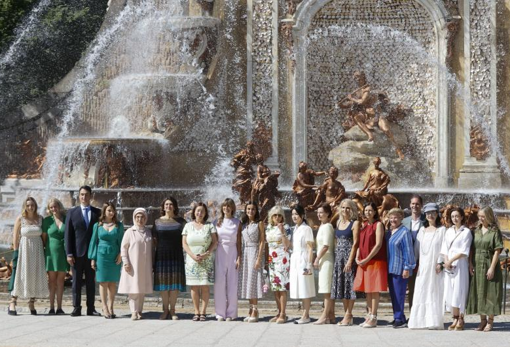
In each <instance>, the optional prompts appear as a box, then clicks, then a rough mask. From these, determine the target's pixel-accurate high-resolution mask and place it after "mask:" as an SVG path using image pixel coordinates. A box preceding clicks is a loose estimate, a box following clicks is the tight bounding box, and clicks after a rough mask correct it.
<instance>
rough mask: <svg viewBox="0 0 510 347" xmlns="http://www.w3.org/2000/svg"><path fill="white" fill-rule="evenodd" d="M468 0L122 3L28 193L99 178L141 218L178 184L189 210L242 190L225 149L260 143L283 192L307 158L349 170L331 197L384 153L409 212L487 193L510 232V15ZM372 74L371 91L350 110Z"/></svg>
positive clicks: (99, 187)
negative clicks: (418, 199)
mask: <svg viewBox="0 0 510 347" xmlns="http://www.w3.org/2000/svg"><path fill="white" fill-rule="evenodd" d="M464 3H465V4H464V5H463V6H459V2H458V1H456V0H410V1H405V2H403V1H399V0H384V1H382V0H301V1H299V0H289V1H286V2H281V1H276V0H249V1H247V8H246V13H245V12H244V10H245V9H244V8H242V6H240V5H239V4H237V2H236V3H235V4H234V3H233V2H229V1H226V0H216V1H203V0H189V1H178V0H168V1H164V0H145V1H142V0H137V1H135V0H117V1H112V3H111V6H110V10H109V14H108V16H109V17H108V18H109V19H108V21H107V22H105V25H104V26H103V28H102V30H101V32H100V33H99V34H98V37H97V39H96V40H95V42H94V43H93V44H92V45H91V47H90V49H89V50H88V52H87V54H86V56H85V57H84V58H83V59H82V61H81V62H80V64H78V66H77V69H76V70H75V72H74V74H75V75H76V76H78V78H76V79H75V83H74V86H73V88H72V92H71V93H70V95H69V96H68V98H67V104H66V107H65V108H64V109H63V110H62V111H63V112H62V116H60V117H59V119H58V121H59V122H60V127H59V129H60V133H59V134H58V135H56V136H50V138H49V141H48V142H47V146H46V147H47V151H46V163H45V166H44V171H43V178H44V181H43V182H42V183H40V184H39V185H38V186H37V187H31V188H26V189H25V190H24V191H23V188H21V191H22V192H24V193H30V194H35V195H37V196H38V199H39V200H40V201H42V202H44V201H46V200H45V199H46V198H47V197H49V196H50V195H59V194H60V195H59V196H61V197H62V198H63V199H64V200H65V201H66V202H67V205H68V206H69V205H71V204H72V203H73V201H74V199H73V193H72V192H73V191H74V190H75V189H76V187H77V186H79V185H80V184H84V183H87V184H90V185H92V186H93V187H94V188H95V190H94V191H95V195H94V199H95V203H96V204H99V203H102V202H104V201H108V200H112V201H117V204H118V206H119V207H120V208H119V211H121V213H122V214H123V215H124V218H125V222H126V223H127V224H129V223H130V217H129V215H130V211H132V209H133V208H134V207H137V206H154V205H157V204H158V203H159V201H160V200H161V199H162V198H163V197H165V196H166V195H168V194H172V195H175V196H176V197H177V198H178V199H180V201H182V202H181V205H183V206H185V205H187V204H189V202H191V201H192V200H199V199H205V200H213V199H214V200H221V199H223V198H225V197H229V196H232V195H233V194H234V193H233V192H232V190H231V187H230V185H231V182H232V178H234V175H235V172H234V169H233V168H232V167H231V166H230V165H229V164H230V160H229V159H228V158H231V157H232V156H233V155H234V154H235V153H238V152H239V150H240V148H241V147H242V146H243V145H244V144H245V143H246V140H252V141H253V143H255V145H257V146H258V147H259V150H260V152H261V153H263V154H264V158H266V159H267V160H266V167H267V170H268V172H272V173H276V172H280V173H281V174H280V177H279V178H278V179H279V184H280V191H281V192H282V199H281V200H280V201H281V202H283V203H288V202H290V201H291V200H293V197H292V188H291V186H292V182H293V180H294V178H295V177H296V176H297V174H298V170H299V163H300V162H301V161H303V162H306V163H308V169H312V170H314V172H320V171H326V170H328V169H329V168H330V167H331V165H332V164H334V165H335V166H336V167H337V168H338V181H339V182H341V183H338V187H337V188H336V190H335V194H333V193H330V195H331V196H329V197H328V196H322V197H321V198H320V199H319V200H320V201H322V200H324V199H325V198H329V199H330V200H334V198H335V197H336V196H337V195H338V196H344V193H345V194H347V195H351V194H353V193H355V192H356V191H360V190H362V188H363V183H364V182H366V181H367V178H368V176H370V173H371V172H373V170H374V168H375V166H374V164H371V163H372V162H373V159H374V158H375V157H379V158H381V160H380V162H378V164H377V165H380V168H381V169H382V170H384V172H385V173H387V175H388V176H389V177H391V186H390V188H389V191H388V192H387V193H388V194H389V195H391V196H392V197H394V198H395V199H398V201H400V203H401V204H402V205H403V206H404V207H405V206H406V205H407V204H408V202H409V196H410V193H420V194H422V195H423V197H424V199H425V200H426V201H428V200H433V201H436V202H438V203H440V204H449V203H453V204H459V205H466V206H468V205H472V204H473V203H477V204H479V205H485V204H491V205H492V206H493V207H495V209H496V210H497V212H498V214H499V217H500V220H501V221H502V223H507V224H504V228H506V229H510V223H508V217H507V214H508V211H509V210H510V197H509V196H510V191H509V190H508V189H507V185H508V183H509V181H510V166H509V165H508V162H509V159H510V142H509V140H508V137H507V136H505V131H504V130H502V129H504V128H505V126H508V125H509V124H510V123H509V122H510V117H509V116H508V109H510V107H508V106H506V105H507V103H506V101H500V100H499V98H501V99H502V100H507V98H508V97H507V96H506V95H503V94H504V92H503V91H508V90H510V83H508V82H507V81H506V80H503V79H502V78H500V79H498V78H496V72H497V70H496V69H497V68H498V69H499V68H501V69H502V67H499V66H498V65H497V62H496V54H497V53H498V52H497V45H496V44H495V41H496V37H497V36H498V33H499V31H501V30H502V29H501V27H500V26H497V27H494V25H492V24H491V23H503V22H505V21H504V19H507V17H508V16H509V15H508V14H505V13H504V11H503V12H501V11H500V12H498V11H496V9H495V8H494V6H493V5H491V4H492V2H491V1H490V0H472V1H470V2H464ZM495 18H498V21H496V20H494V19H495ZM461 19H463V20H464V22H465V24H466V25H465V26H464V27H463V28H462V30H464V32H463V35H459V36H457V35H456V33H457V31H458V30H459V28H460V24H459V22H460V20H461ZM497 25H499V24H497ZM487 28H490V30H489V29H487ZM498 40H499V39H498ZM503 46H504V45H503ZM507 46H508V47H506V46H505V50H510V48H509V47H510V44H507ZM246 53H247V54H246ZM500 53H501V52H500ZM503 53H504V52H503ZM503 53H501V54H500V59H502V60H504V61H505V62H506V61H508V60H510V55H508V56H505V55H504V54H503ZM501 65H504V64H501ZM509 66H510V64H509ZM356 71H363V72H364V74H365V76H366V80H365V82H363V83H361V84H362V85H359V84H358V83H357V82H356V81H355V80H354V79H353V75H354V73H355V72H356ZM367 85H369V88H368V89H369V91H368V92H367V95H368V97H370V98H372V99H373V100H372V101H371V102H370V103H369V104H367V105H366V107H365V106H364V107H363V109H362V110H361V111H360V109H358V108H357V106H355V105H354V106H353V105H352V104H351V105H347V103H346V100H351V98H350V97H349V95H350V94H352V95H351V97H354V98H355V99H359V98H362V97H363V94H364V90H365V89H367ZM60 86H61V85H59V86H57V87H60ZM497 88H500V90H501V91H500V92H499V94H498V90H497ZM57 89H58V88H57ZM342 104H343V105H344V106H346V107H342ZM360 113H361V115H362V116H363V117H364V119H365V120H366V121H367V122H365V121H363V122H360V119H361V118H363V117H361V118H359V117H358V116H360ZM356 117H358V119H357V118H356ZM380 117H387V119H391V121H389V122H385V121H380ZM349 123H350V124H349ZM368 123H370V124H369V125H370V127H371V128H370V129H369V130H368V132H367V131H366V129H364V125H366V124H368ZM371 137H373V139H372V138H371ZM252 161H253V160H252ZM252 164H253V163H252ZM250 165H251V164H250ZM238 169H239V167H238ZM252 169H253V170H252V171H253V172H254V170H255V167H254V166H253V167H252ZM238 171H239V170H238ZM241 171H242V170H241ZM247 171H248V173H249V174H250V175H251V174H252V172H251V171H250V170H249V169H248V170H247ZM333 171H334V170H333ZM335 172H336V171H335ZM250 175H245V176H247V177H248V176H250ZM335 175H336V173H335ZM238 176H239V177H238V178H239V180H240V181H243V178H244V177H245V176H243V172H238ZM250 177H251V176H250ZM333 181H335V180H334V179H333ZM321 182H322V181H321ZM335 182H336V181H335ZM242 183H243V184H244V185H243V187H241V188H243V189H240V190H241V191H243V196H242V198H243V200H246V199H248V195H250V194H249V192H250V182H248V181H246V182H242ZM335 184H336V183H335ZM344 187H345V192H344V189H343V188H344ZM323 189H324V188H323ZM17 194H18V195H23V194H22V193H21V192H20V190H19V189H18V190H17ZM333 195H334V196H333ZM309 198H310V199H309V200H310V201H309V202H308V204H309V205H312V204H313V203H314V202H315V199H314V196H313V194H312V195H310V196H309ZM321 199H322V200H321ZM156 210H157V209H156V208H154V209H153V211H156ZM150 221H151V220H150ZM502 225H503V224H502Z"/></svg>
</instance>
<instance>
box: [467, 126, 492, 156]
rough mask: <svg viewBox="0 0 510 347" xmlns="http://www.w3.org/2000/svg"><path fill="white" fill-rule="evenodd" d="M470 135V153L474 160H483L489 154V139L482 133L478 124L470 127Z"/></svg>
mask: <svg viewBox="0 0 510 347" xmlns="http://www.w3.org/2000/svg"><path fill="white" fill-rule="evenodd" d="M469 135H470V140H469V144H470V148H469V150H470V154H471V156H472V157H474V158H476V160H485V159H487V157H488V156H489V154H490V147H489V140H488V139H487V136H486V135H485V134H484V132H483V130H482V127H481V126H480V125H475V126H472V127H471V131H470V132H469Z"/></svg>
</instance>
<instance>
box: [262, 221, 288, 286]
mask: <svg viewBox="0 0 510 347" xmlns="http://www.w3.org/2000/svg"><path fill="white" fill-rule="evenodd" d="M284 229H285V233H286V234H287V237H289V236H290V228H289V226H288V225H287V224H285V226H284ZM282 238H283V237H282V233H281V232H280V229H279V228H278V227H277V226H273V225H271V224H270V225H268V226H267V229H266V242H267V245H268V248H269V255H268V260H267V261H268V267H269V282H270V283H271V290H272V291H273V292H285V291H287V290H289V288H290V284H289V271H290V254H289V252H287V251H286V250H285V248H284V247H283V241H282Z"/></svg>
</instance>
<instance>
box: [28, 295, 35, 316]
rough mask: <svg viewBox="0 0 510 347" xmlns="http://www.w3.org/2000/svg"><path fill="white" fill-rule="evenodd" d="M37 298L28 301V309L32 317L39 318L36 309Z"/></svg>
mask: <svg viewBox="0 0 510 347" xmlns="http://www.w3.org/2000/svg"><path fill="white" fill-rule="evenodd" d="M34 304H35V298H30V300H29V301H28V309H29V310H30V314H31V315H32V316H37V311H36V309H35V306H34Z"/></svg>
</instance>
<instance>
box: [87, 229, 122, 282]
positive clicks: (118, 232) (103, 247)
mask: <svg viewBox="0 0 510 347" xmlns="http://www.w3.org/2000/svg"><path fill="white" fill-rule="evenodd" d="M123 236H124V225H123V224H122V223H120V222H119V223H117V225H115V227H113V229H112V230H110V231H108V230H106V229H105V228H104V227H103V226H102V225H99V223H96V224H94V229H93V231H92V238H91V240H90V245H89V251H88V257H89V259H91V260H95V261H96V268H97V270H96V281H97V282H119V280H120V271H121V269H122V263H121V264H117V263H116V260H117V257H118V255H119V254H120V246H121V244H122V237H123Z"/></svg>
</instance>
